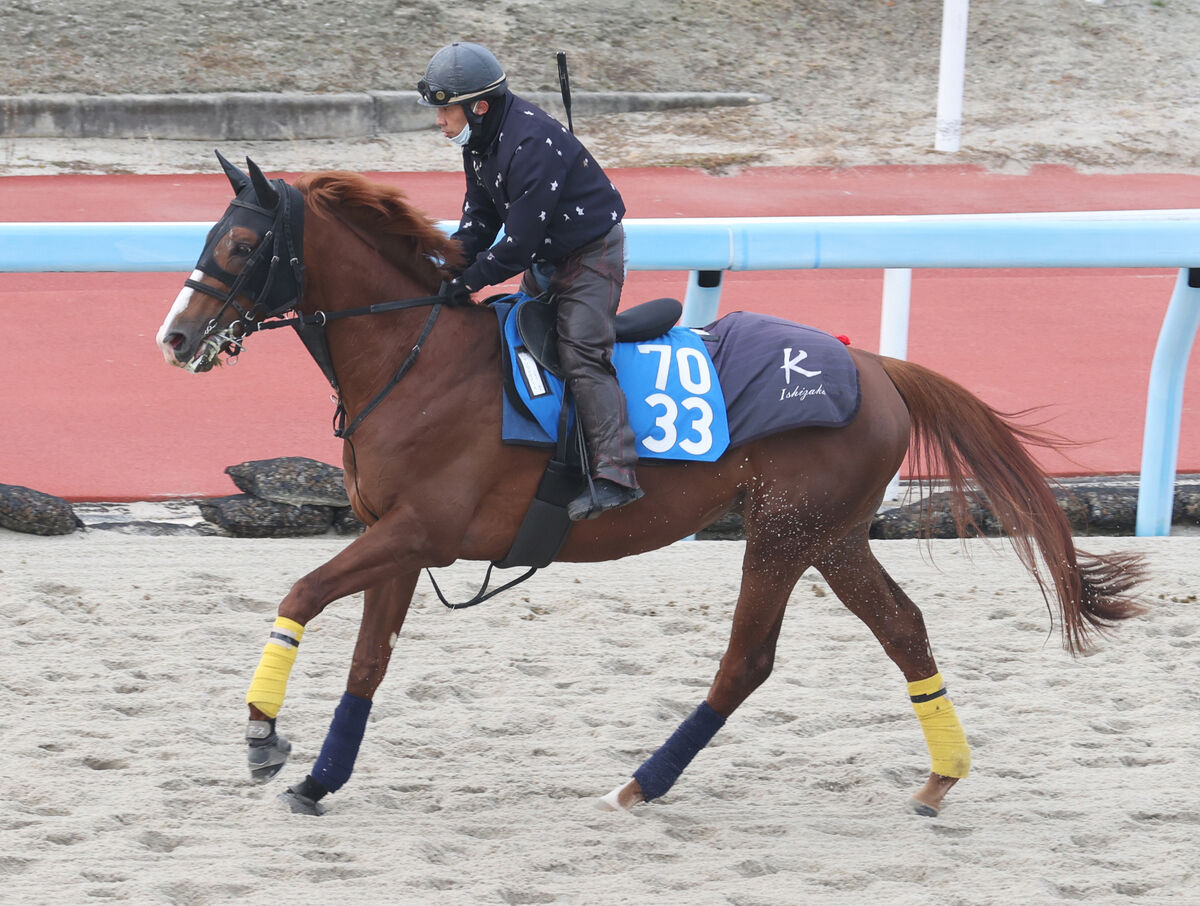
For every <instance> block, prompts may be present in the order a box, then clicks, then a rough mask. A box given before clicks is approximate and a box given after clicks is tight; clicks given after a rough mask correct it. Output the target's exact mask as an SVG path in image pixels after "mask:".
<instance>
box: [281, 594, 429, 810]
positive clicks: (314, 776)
mask: <svg viewBox="0 0 1200 906" xmlns="http://www.w3.org/2000/svg"><path fill="white" fill-rule="evenodd" d="M419 575H420V573H419V572H412V573H406V574H405V575H403V576H399V577H397V578H395V579H393V580H391V581H390V582H384V583H382V584H381V585H379V586H376V587H375V588H368V589H367V591H366V594H365V602H364V604H363V618H362V623H360V624H359V627H358V642H357V644H356V645H355V647H354V660H353V662H352V663H351V665H350V677H349V679H348V680H347V682H346V691H345V692H344V693H342V700H341V701H340V702H339V703H338V706H337V708H336V709H335V710H334V712H333V722H332V723H331V724H330V725H329V733H328V734H326V736H325V744H324V745H323V746H321V754H320V755H318V756H317V760H316V763H315V764H314V765H313V769H312V771H311V772H310V773H309V774H308V776H306V777H305V778H304V780H303V781H302V782H300V783H298V784H296V786H294V787H288V789H287V791H286V792H283V793H280V795H279V799H280V801H281V802H283V803H285V804H286V805H287V806H288V807H289V808H290V809H291V810H292V811H293V812H298V813H301V814H306V815H320V814H323V813H324V811H325V807H324V806H323V805H321V799H323V798H324V797H325V796H326V795H328V794H329V793H334V792H337V791H338V790H340V789H341V788H342V787H343V786H344V785H345V783H346V781H347V780H349V779H350V774H351V773H352V772H353V771H354V762H355V760H356V759H357V758H358V747H359V744H360V743H361V742H362V738H363V734H364V733H365V732H366V729H367V717H368V715H369V714H370V713H371V701H372V699H373V698H374V696H375V690H376V689H378V688H379V684H380V683H381V682H383V676H384V674H385V673H386V672H387V668H388V662H389V661H390V659H391V656H392V649H393V648H395V645H396V640H397V638H398V636H399V635H400V629H401V627H402V626H403V625H404V618H405V616H406V615H407V614H408V606H409V603H410V602H411V601H412V595H413V588H414V587H415V586H416V584H417V577H418V576H419Z"/></svg>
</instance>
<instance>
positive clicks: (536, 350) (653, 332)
mask: <svg viewBox="0 0 1200 906" xmlns="http://www.w3.org/2000/svg"><path fill="white" fill-rule="evenodd" d="M556 313H557V309H555V307H554V306H553V305H551V304H549V302H548V301H543V299H542V297H540V296H539V297H537V298H535V299H533V300H532V303H531V304H528V305H522V306H521V307H520V308H518V309H517V333H518V334H519V335H520V337H521V342H522V343H524V344H525V350H526V351H527V352H528V353H529V354H530V355H531V356H533V359H534V361H536V362H537V363H538V364H539V365H541V366H542V367H543V368H545V369H546V370H547V371H549V372H550V373H551V374H553V375H554V376H555V377H557V378H562V377H563V371H562V363H561V362H560V361H559V358H558V330H557V328H556V327H555V326H554V319H555V315H556ZM682 314H683V305H681V304H680V302H679V300H678V299H668V298H662V299H651V300H650V301H649V302H642V303H641V304H640V305H635V306H634V307H633V308H629V309H626V310H625V311H623V312H619V313H618V314H617V317H616V318H615V319H614V321H613V325H614V326H615V327H616V329H617V342H618V343H642V342H644V341H646V340H653V339H654V338H655V337H661V336H662V335H663V334H664V333H666V332H667V331H668V330H670V329H671V328H672V327H674V326H675V324H676V323H677V322H678V321H679V318H680V316H681V315H682Z"/></svg>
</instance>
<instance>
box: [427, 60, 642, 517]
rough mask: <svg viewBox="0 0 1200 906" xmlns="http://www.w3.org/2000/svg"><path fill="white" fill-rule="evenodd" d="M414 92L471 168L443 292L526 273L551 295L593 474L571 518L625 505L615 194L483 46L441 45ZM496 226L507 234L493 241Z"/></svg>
mask: <svg viewBox="0 0 1200 906" xmlns="http://www.w3.org/2000/svg"><path fill="white" fill-rule="evenodd" d="M417 90H418V92H419V93H420V101H419V102H420V103H421V104H422V105H423V106H426V107H435V108H437V125H438V128H440V129H441V130H442V134H443V135H444V136H445V137H446V138H447V139H449V140H450V141H451V142H453V143H454V144H455V145H458V146H459V147H461V148H462V154H463V169H464V170H465V172H466V182H467V190H466V198H465V201H464V203H463V213H462V219H461V221H460V223H459V226H458V230H457V231H456V232H455V233H454V238H455V239H456V240H457V241H458V242H459V244H460V245H461V246H462V248H463V252H464V260H465V261H466V262H467V266H466V267H465V268H464V269H463V271H462V272H461V273H459V274H458V275H457V276H455V277H454V279H452V280H448V281H446V282H445V283H443V284H442V288H441V290H440V293H441V294H442V295H445V296H447V297H448V298H449V299H450V300H452V301H455V302H467V301H469V300H470V296H469V294H470V293H471V292H474V291H476V290H478V289H480V288H482V287H484V286H491V285H493V284H497V283H501V282H503V281H505V280H507V279H508V278H510V277H512V276H515V275H516V274H519V273H522V272H524V276H523V278H522V280H521V289H522V290H523V291H524V292H526V293H528V294H529V295H531V296H536V295H539V294H541V293H547V294H548V295H549V297H550V300H551V303H552V304H554V305H556V306H557V314H556V326H557V329H558V349H559V357H560V359H561V361H562V367H563V370H564V372H565V374H566V382H567V386H568V387H569V388H570V390H571V393H572V394H573V395H574V398H575V410H576V413H577V416H578V418H579V421H580V423H581V425H582V426H583V433H584V437H585V439H586V441H587V447H588V455H589V458H590V462H589V468H590V472H591V476H592V479H593V480H592V482H590V487H589V489H587V490H585V491H584V492H583V494H581V495H580V496H579V497H577V498H576V499H575V500H573V501H571V503H570V504H569V505H568V507H567V512H568V515H569V516H570V518H571V519H572V520H576V521H578V520H580V519H593V518H595V517H596V516H599V515H600V514H601V513H603V512H605V511H606V510H611V509H614V508H616V507H620V506H624V505H625V504H627V503H632V502H633V501H634V500H637V499H638V498H639V497H641V496H642V489H641V488H640V487H639V486H638V483H637V478H636V477H635V475H634V466H635V465H636V464H637V451H636V449H635V447H634V438H633V431H632V430H631V429H630V427H629V417H628V415H627V413H626V409H625V397H624V394H623V393H622V391H621V388H620V386H619V385H618V384H617V379H616V372H615V371H614V369H613V366H612V351H613V341H614V339H615V328H614V326H613V318H614V317H615V315H616V313H617V304H618V303H619V301H620V298H621V286H622V284H623V283H624V281H625V228H624V227H623V226H622V225H621V218H622V217H623V216H624V214H625V205H624V203H623V202H622V201H621V195H620V193H619V192H617V189H616V187H615V186H613V184H612V183H611V182H610V181H609V179H608V177H607V176H606V175H605V174H604V171H603V170H602V169H601V168H600V166H599V164H597V163H596V161H595V159H594V158H593V157H592V156H591V154H589V153H588V151H587V149H586V148H584V147H583V145H582V144H580V142H579V140H578V139H577V138H575V136H574V135H572V134H571V133H570V132H569V131H568V130H567V128H566V127H565V126H563V125H562V124H561V123H559V122H558V121H557V120H555V119H554V118H553V117H551V116H550V115H549V114H547V113H546V112H545V111H543V110H541V109H540V108H538V107H535V106H534V105H533V104H530V103H529V102H528V101H525V100H522V99H521V98H519V97H517V96H516V95H514V94H512V93H511V92H509V91H508V87H507V81H506V78H505V75H504V70H503V69H502V68H501V67H500V63H499V62H498V61H497V60H496V58H495V57H494V56H493V55H492V53H491V52H490V51H489V50H487V48H485V47H481V46H480V45H478V44H470V43H467V42H459V43H455V44H450V45H448V46H446V47H443V48H442V49H441V50H439V51H438V52H437V53H435V54H434V55H433V58H432V59H431V60H430V61H429V66H428V67H427V68H426V70H425V77H424V78H423V79H421V81H419V82H418V83H417ZM501 227H503V228H504V239H503V241H501V242H495V240H496V236H497V235H498V233H499V231H500V228H501ZM493 243H495V244H493Z"/></svg>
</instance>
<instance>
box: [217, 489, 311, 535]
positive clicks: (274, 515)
mask: <svg viewBox="0 0 1200 906" xmlns="http://www.w3.org/2000/svg"><path fill="white" fill-rule="evenodd" d="M197 505H198V506H199V507H200V515H201V516H203V517H204V518H205V519H206V520H208V521H209V522H211V523H213V524H214V525H219V526H220V527H221V528H223V529H225V530H226V531H227V532H229V533H230V534H231V535H233V536H234V537H237V538H298V537H303V536H306V535H323V534H325V533H326V532H327V531H329V528H330V526H331V525H332V524H333V513H334V510H333V508H332V507H327V506H310V505H306V506H291V505H290V504H286V503H275V502H274V501H270V500H261V499H259V498H257V497H251V496H249V495H247V494H234V495H232V496H230V497H214V498H210V499H208V500H200V501H197Z"/></svg>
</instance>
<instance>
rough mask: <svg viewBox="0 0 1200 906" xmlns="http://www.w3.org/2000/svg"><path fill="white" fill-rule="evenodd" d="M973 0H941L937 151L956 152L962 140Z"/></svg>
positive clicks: (934, 144) (935, 143) (934, 145)
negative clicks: (969, 25) (964, 87)
mask: <svg viewBox="0 0 1200 906" xmlns="http://www.w3.org/2000/svg"><path fill="white" fill-rule="evenodd" d="M970 5H971V0H942V62H941V68H940V70H939V71H938V99H937V137H936V138H935V139H934V143H933V147H934V150H936V151H957V150H958V148H959V142H960V140H961V138H962V99H963V78H964V75H965V73H966V69H967V10H968V8H969V7H970Z"/></svg>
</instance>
